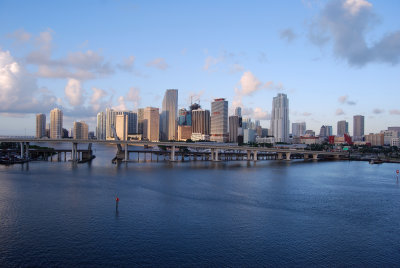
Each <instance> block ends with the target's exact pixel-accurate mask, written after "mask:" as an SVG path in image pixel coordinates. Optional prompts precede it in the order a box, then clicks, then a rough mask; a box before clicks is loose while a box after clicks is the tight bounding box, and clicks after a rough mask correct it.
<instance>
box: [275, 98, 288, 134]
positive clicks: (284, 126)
mask: <svg viewBox="0 0 400 268" xmlns="http://www.w3.org/2000/svg"><path fill="white" fill-rule="evenodd" d="M271 132H272V135H273V136H274V137H275V141H276V142H288V141H289V100H288V98H287V96H286V94H283V93H279V94H278V95H277V96H276V97H274V99H273V101H272V113H271Z"/></svg>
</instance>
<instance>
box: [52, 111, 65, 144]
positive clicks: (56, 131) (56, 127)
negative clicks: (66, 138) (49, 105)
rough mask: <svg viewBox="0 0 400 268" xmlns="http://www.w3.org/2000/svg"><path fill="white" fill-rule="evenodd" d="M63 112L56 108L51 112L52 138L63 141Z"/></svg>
mask: <svg viewBox="0 0 400 268" xmlns="http://www.w3.org/2000/svg"><path fill="white" fill-rule="evenodd" d="M62 127H63V112H62V111H61V110H60V109H58V108H54V109H53V110H51V111H50V138H51V139H61V138H62V136H63V131H62Z"/></svg>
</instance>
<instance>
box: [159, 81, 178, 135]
mask: <svg viewBox="0 0 400 268" xmlns="http://www.w3.org/2000/svg"><path fill="white" fill-rule="evenodd" d="M177 117H178V90H177V89H167V91H166V92H165V95H164V99H163V102H162V110H161V117H160V120H161V121H160V122H161V135H160V136H161V140H177V138H178V136H177V124H176V119H177Z"/></svg>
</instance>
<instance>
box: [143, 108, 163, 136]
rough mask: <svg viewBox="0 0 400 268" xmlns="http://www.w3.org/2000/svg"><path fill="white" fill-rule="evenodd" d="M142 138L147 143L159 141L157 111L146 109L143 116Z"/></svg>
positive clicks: (158, 116)
mask: <svg viewBox="0 0 400 268" xmlns="http://www.w3.org/2000/svg"><path fill="white" fill-rule="evenodd" d="M143 117H144V119H143V137H144V139H147V140H149V141H159V139H160V138H159V136H160V131H159V127H160V114H159V109H158V108H154V107H146V108H145V109H144V115H143Z"/></svg>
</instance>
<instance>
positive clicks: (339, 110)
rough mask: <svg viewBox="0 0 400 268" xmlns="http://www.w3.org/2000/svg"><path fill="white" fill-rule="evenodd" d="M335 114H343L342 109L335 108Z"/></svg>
mask: <svg viewBox="0 0 400 268" xmlns="http://www.w3.org/2000/svg"><path fill="white" fill-rule="evenodd" d="M335 114H336V115H344V114H345V113H344V111H343V109H340V108H339V109H337V110H336V113H335Z"/></svg>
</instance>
